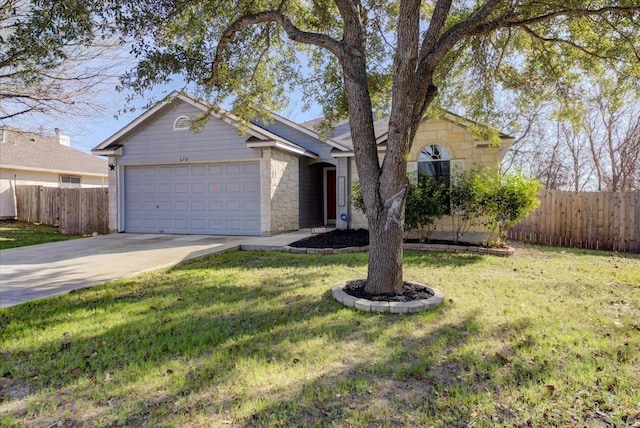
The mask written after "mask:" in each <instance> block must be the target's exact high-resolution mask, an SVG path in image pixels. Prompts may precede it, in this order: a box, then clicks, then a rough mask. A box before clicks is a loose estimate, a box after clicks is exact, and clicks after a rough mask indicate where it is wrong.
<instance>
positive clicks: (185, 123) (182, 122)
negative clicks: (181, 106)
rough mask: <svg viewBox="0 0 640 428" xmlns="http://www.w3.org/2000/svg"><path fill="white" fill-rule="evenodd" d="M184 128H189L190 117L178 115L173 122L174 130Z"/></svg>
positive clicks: (182, 129)
mask: <svg viewBox="0 0 640 428" xmlns="http://www.w3.org/2000/svg"><path fill="white" fill-rule="evenodd" d="M186 129H191V118H189V117H188V116H180V117H178V118H177V119H176V121H175V122H173V130H174V131H184V130H186Z"/></svg>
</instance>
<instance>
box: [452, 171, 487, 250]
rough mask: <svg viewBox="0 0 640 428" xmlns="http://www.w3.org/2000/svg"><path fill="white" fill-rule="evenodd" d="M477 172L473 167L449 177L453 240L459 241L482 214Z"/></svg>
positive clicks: (481, 190)
mask: <svg viewBox="0 0 640 428" xmlns="http://www.w3.org/2000/svg"><path fill="white" fill-rule="evenodd" d="M479 172H480V169H479V168H478V167H475V168H472V169H468V170H465V171H463V172H462V173H461V174H459V175H457V176H455V177H452V178H451V186H450V188H449V203H450V207H451V213H450V215H451V223H452V239H453V242H458V241H460V238H461V237H462V236H463V235H464V234H465V233H467V232H468V231H469V229H470V228H471V226H473V225H474V224H477V219H479V218H480V217H481V216H482V212H483V210H482V208H483V206H482V195H483V189H482V182H481V180H480V174H479Z"/></svg>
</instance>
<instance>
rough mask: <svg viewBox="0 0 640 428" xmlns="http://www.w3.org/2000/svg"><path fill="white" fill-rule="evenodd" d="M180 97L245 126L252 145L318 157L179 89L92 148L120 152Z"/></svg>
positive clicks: (97, 151) (228, 120) (215, 114)
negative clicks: (142, 125)
mask: <svg viewBox="0 0 640 428" xmlns="http://www.w3.org/2000/svg"><path fill="white" fill-rule="evenodd" d="M176 99H177V100H180V101H183V102H185V103H187V104H189V105H191V106H193V107H195V108H197V109H199V110H200V111H202V112H203V113H210V114H211V115H212V116H213V117H215V118H217V119H220V120H222V121H224V122H226V123H228V124H231V125H233V126H236V127H238V128H240V127H245V128H246V132H247V134H248V135H249V138H248V139H247V146H248V147H277V148H279V149H282V150H286V151H289V152H292V153H296V154H298V155H303V156H307V157H310V158H313V159H317V158H318V155H317V153H313V152H311V151H309V150H307V149H305V148H304V147H302V146H300V145H298V144H295V143H293V142H291V141H289V140H286V139H284V138H282V137H280V136H278V135H276V134H274V133H272V132H270V131H267V130H266V129H264V128H262V127H260V126H258V125H257V124H255V123H248V124H247V123H246V122H243V121H242V120H241V119H240V118H238V117H237V116H235V115H233V114H231V113H230V112H228V111H226V110H223V109H216V108H213V107H212V106H210V105H209V104H207V103H205V102H203V101H200V100H197V99H195V98H192V97H190V96H188V95H185V94H183V93H181V92H178V91H174V92H172V93H170V94H169V95H168V96H167V97H166V98H164V99H163V100H162V101H160V102H159V103H157V104H156V105H155V106H154V107H152V108H150V109H149V110H147V111H145V112H144V113H142V114H141V115H140V116H138V117H137V118H135V119H134V120H132V121H131V122H129V124H127V125H126V126H125V127H124V128H122V129H120V130H119V131H118V132H116V133H115V134H113V135H112V136H111V137H109V138H107V139H106V140H104V141H103V142H102V143H100V144H99V145H98V146H96V147H95V148H94V149H93V150H91V152H92V153H94V154H97V155H108V154H119V152H118V151H119V149H120V148H121V147H122V144H123V143H124V141H125V140H126V139H127V137H128V136H129V135H130V134H131V133H132V132H134V131H135V130H136V128H137V127H138V126H140V125H141V124H142V123H144V122H145V121H147V120H148V119H150V118H151V117H153V116H154V115H156V114H157V113H159V112H161V111H162V110H163V109H164V108H165V107H167V106H168V105H170V104H171V102H172V101H174V100H176ZM280 119H281V118H280Z"/></svg>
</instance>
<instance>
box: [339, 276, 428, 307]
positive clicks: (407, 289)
mask: <svg viewBox="0 0 640 428" xmlns="http://www.w3.org/2000/svg"><path fill="white" fill-rule="evenodd" d="M366 283H367V281H366V280H364V279H356V280H353V281H349V282H348V283H347V285H346V286H345V287H344V288H343V290H344V292H345V293H347V294H349V295H351V296H353V297H358V298H360V299H367V300H374V301H378V302H410V301H413V300H423V299H424V300H426V299H429V298H431V297H433V293H432V292H431V290H429V289H428V288H427V287H425V286H423V285H420V284H415V283H413V282H407V281H405V282H404V292H403V293H402V294H369V293H367V292H366V291H364V287H365V285H366Z"/></svg>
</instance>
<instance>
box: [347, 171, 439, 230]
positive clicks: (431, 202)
mask: <svg viewBox="0 0 640 428" xmlns="http://www.w3.org/2000/svg"><path fill="white" fill-rule="evenodd" d="M415 181H418V183H417V184H414V182H415ZM351 202H352V203H353V206H354V207H355V208H356V209H358V210H360V211H362V212H363V213H365V214H366V208H365V205H364V198H363V196H362V188H361V187H360V183H359V182H355V183H354V184H353V188H352V193H351ZM446 209H447V204H446V189H445V186H444V184H443V183H438V182H436V181H435V180H433V179H431V178H424V177H422V178H420V179H419V180H416V179H413V180H410V183H409V188H408V189H407V198H406V202H405V214H404V224H405V230H407V231H411V230H415V231H417V232H418V236H419V239H420V240H421V241H422V240H423V239H428V238H429V234H430V233H431V231H432V230H433V226H434V224H435V220H436V219H439V218H442V216H443V215H444V214H445V212H446Z"/></svg>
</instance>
